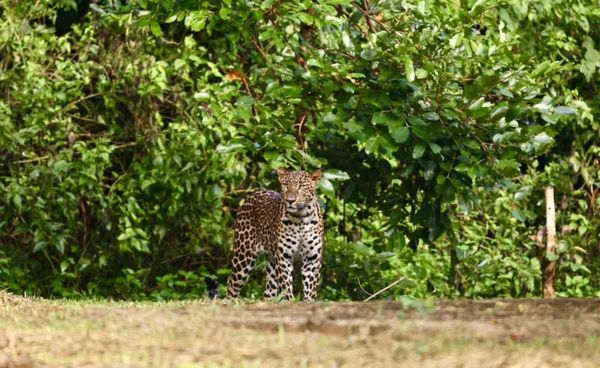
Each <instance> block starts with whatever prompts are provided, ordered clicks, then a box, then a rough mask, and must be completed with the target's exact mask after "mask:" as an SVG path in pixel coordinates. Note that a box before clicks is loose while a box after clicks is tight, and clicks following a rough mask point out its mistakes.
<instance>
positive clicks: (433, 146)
mask: <svg viewBox="0 0 600 368" xmlns="http://www.w3.org/2000/svg"><path fill="white" fill-rule="evenodd" d="M429 148H430V149H431V152H433V153H435V154H438V153H440V152H442V147H440V146H438V145H437V144H435V143H433V142H430V143H429Z"/></svg>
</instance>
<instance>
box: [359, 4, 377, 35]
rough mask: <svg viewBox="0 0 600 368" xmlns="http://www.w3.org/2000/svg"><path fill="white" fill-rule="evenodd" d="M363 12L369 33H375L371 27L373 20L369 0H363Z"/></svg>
mask: <svg viewBox="0 0 600 368" xmlns="http://www.w3.org/2000/svg"><path fill="white" fill-rule="evenodd" d="M362 3H363V10H364V11H363V14H364V15H365V19H366V20H367V26H368V27H369V31H371V33H375V30H374V28H373V22H372V21H371V5H370V4H369V0H363V2H362Z"/></svg>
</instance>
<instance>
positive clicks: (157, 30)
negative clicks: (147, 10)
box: [150, 21, 162, 37]
mask: <svg viewBox="0 0 600 368" xmlns="http://www.w3.org/2000/svg"><path fill="white" fill-rule="evenodd" d="M150 31H151V32H152V34H153V35H155V36H156V37H160V36H162V29H160V25H159V24H158V22H156V21H152V23H150Z"/></svg>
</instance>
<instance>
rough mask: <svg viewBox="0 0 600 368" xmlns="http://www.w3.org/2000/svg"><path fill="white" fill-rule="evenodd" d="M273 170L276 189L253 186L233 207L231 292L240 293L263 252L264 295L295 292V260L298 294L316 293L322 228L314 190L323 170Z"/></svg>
mask: <svg viewBox="0 0 600 368" xmlns="http://www.w3.org/2000/svg"><path fill="white" fill-rule="evenodd" d="M276 172H277V178H278V180H279V189H280V190H279V192H278V191H273V190H258V191H255V192H254V193H252V194H251V195H250V196H248V198H247V199H246V200H245V202H244V203H243V204H242V206H241V207H240V208H239V210H238V212H237V215H236V220H235V224H234V245H233V257H232V260H231V268H232V272H231V275H230V277H229V280H228V282H227V294H228V297H229V298H238V297H239V296H240V293H241V291H242V288H243V287H244V285H245V284H246V283H247V281H248V278H249V276H250V274H251V272H252V270H253V269H254V267H255V266H256V261H257V258H258V256H259V255H260V254H266V260H267V262H266V263H267V268H266V287H265V291H264V294H263V297H264V299H266V300H274V299H275V298H281V299H283V300H291V299H293V298H294V291H293V276H292V274H293V271H294V263H299V264H300V273H301V275H302V299H303V300H304V301H314V300H316V298H317V294H318V288H319V283H320V275H321V267H322V259H323V242H324V229H325V227H324V223H323V215H322V209H321V202H320V200H319V199H318V197H317V194H316V190H317V187H318V184H319V181H320V179H321V171H320V170H317V171H314V172H311V173H309V172H306V171H301V170H297V171H288V170H285V169H283V168H279V169H277V170H276Z"/></svg>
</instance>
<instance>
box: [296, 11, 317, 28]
mask: <svg viewBox="0 0 600 368" xmlns="http://www.w3.org/2000/svg"><path fill="white" fill-rule="evenodd" d="M297 16H298V19H300V21H301V22H302V23H305V24H308V25H311V24H313V22H314V19H313V17H312V16H311V15H310V14H308V13H304V12H302V13H298V14H297Z"/></svg>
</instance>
